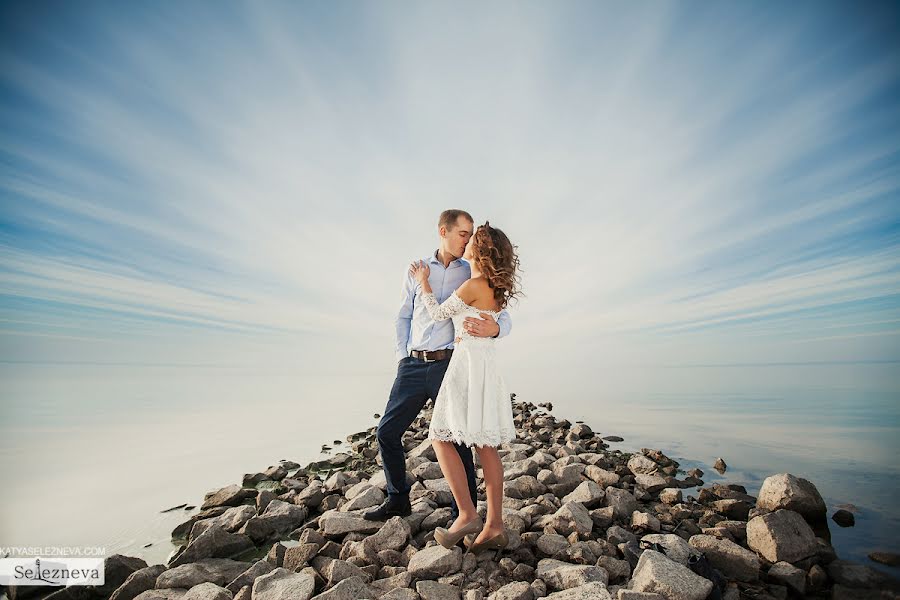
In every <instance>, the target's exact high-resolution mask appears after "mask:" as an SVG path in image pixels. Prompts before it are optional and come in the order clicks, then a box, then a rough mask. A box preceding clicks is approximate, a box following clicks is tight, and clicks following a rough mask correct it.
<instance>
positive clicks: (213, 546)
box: [168, 525, 254, 567]
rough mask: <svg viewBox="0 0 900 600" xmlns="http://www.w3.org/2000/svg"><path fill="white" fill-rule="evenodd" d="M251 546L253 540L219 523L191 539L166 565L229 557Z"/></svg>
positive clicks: (176, 565) (172, 565)
mask: <svg viewBox="0 0 900 600" xmlns="http://www.w3.org/2000/svg"><path fill="white" fill-rule="evenodd" d="M253 547H254V546H253V540H251V539H250V538H249V537H247V536H246V535H244V534H242V533H229V532H227V531H225V530H224V529H222V527H221V526H220V525H213V526H211V527H209V528H208V529H206V531H204V532H203V533H201V534H200V535H199V536H197V537H196V538H194V539H192V540H191V541H190V543H189V544H188V545H187V547H186V548H185V549H184V550H183V551H181V553H179V554H178V555H176V556H175V557H174V558H172V560H171V561H170V562H169V565H168V566H169V567H178V566H181V565H186V564H188V563H192V562H197V561H198V560H202V559H204V558H229V557H232V556H234V555H236V554H239V553H241V552H243V551H244V550H249V549H250V548H253Z"/></svg>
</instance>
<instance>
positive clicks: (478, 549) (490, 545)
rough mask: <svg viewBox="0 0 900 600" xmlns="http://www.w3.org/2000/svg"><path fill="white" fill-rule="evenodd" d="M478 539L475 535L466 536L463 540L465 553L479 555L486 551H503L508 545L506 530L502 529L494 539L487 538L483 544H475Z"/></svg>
mask: <svg viewBox="0 0 900 600" xmlns="http://www.w3.org/2000/svg"><path fill="white" fill-rule="evenodd" d="M476 537H478V535H477V534H471V535H467V536H466V537H465V538H464V539H463V544H465V546H466V548H467V550H466V551H467V552H471V553H472V554H481V553H482V552H485V551H487V550H503V549H504V548H506V547H507V546H508V545H509V536H507V535H506V530H505V529H504V530H503V531H501V532H500V533H498V534H497V535H495V536H494V537H491V538H488V539H486V540H484V541H483V542H478V543H476V542H475V538H476Z"/></svg>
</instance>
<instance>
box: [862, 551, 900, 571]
mask: <svg viewBox="0 0 900 600" xmlns="http://www.w3.org/2000/svg"><path fill="white" fill-rule="evenodd" d="M869 559H871V560H874V561H875V562H877V563H881V564H883V565H888V566H891V567H900V554H897V553H896V552H869Z"/></svg>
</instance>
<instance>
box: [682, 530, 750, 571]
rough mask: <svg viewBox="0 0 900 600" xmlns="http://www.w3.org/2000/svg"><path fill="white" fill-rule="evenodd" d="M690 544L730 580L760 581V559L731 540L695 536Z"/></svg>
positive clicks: (709, 536)
mask: <svg viewBox="0 0 900 600" xmlns="http://www.w3.org/2000/svg"><path fill="white" fill-rule="evenodd" d="M688 543H689V544H690V545H691V546H692V547H693V548H696V549H697V550H699V551H700V552H702V553H703V554H705V555H706V558H707V559H708V560H709V562H710V564H711V565H712V566H713V567H715V568H716V569H718V570H719V571H721V572H722V574H723V575H724V576H725V577H727V578H728V579H736V580H738V581H756V580H757V579H759V557H758V556H756V553H754V552H751V551H750V550H747V549H746V548H744V547H743V546H738V545H737V544H735V543H734V542H732V541H731V540H724V539H719V538H716V537H713V536H711V535H694V536H691V539H690V540H689V541H688Z"/></svg>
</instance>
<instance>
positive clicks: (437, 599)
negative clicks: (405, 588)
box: [416, 579, 460, 600]
mask: <svg viewBox="0 0 900 600" xmlns="http://www.w3.org/2000/svg"><path fill="white" fill-rule="evenodd" d="M416 591H417V592H418V593H419V596H420V597H421V598H422V600H459V598H460V591H459V588H458V587H456V586H454V585H447V584H446V583H438V582H437V581H429V580H427V579H426V580H425V581H418V582H416Z"/></svg>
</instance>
